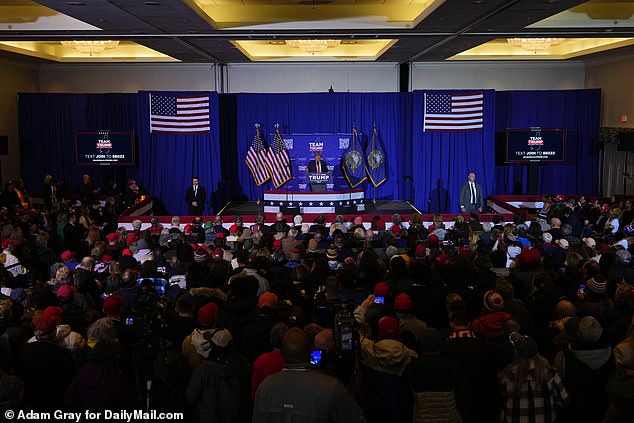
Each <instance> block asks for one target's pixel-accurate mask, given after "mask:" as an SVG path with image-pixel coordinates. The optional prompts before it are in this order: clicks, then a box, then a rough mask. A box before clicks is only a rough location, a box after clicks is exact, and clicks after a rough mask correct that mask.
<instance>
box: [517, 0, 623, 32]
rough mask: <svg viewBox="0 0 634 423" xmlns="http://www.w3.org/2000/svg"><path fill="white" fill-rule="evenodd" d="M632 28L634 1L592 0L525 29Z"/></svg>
mask: <svg viewBox="0 0 634 423" xmlns="http://www.w3.org/2000/svg"><path fill="white" fill-rule="evenodd" d="M627 27H634V1H632V0H621V1H619V0H592V1H588V2H585V3H582V4H580V5H578V6H576V7H573V8H572V9H568V10H564V11H563V12H560V13H557V14H556V15H553V16H550V17H548V18H546V19H543V20H541V21H539V22H535V23H534V24H532V25H529V26H528V27H527V28H627Z"/></svg>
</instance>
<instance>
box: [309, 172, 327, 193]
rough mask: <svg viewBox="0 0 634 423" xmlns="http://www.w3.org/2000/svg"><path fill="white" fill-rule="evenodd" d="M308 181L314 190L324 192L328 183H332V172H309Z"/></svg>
mask: <svg viewBox="0 0 634 423" xmlns="http://www.w3.org/2000/svg"><path fill="white" fill-rule="evenodd" d="M306 182H307V183H308V184H309V185H310V190H311V191H312V192H324V191H326V184H330V183H332V172H307V173H306Z"/></svg>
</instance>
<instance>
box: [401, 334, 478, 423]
mask: <svg viewBox="0 0 634 423" xmlns="http://www.w3.org/2000/svg"><path fill="white" fill-rule="evenodd" d="M440 345H441V336H440V332H438V330H437V329H433V328H429V329H427V330H426V331H425V333H424V335H423V339H422V341H421V350H422V355H420V356H419V357H418V358H416V359H414V360H412V361H411V363H410V364H409V366H407V368H406V369H405V377H406V379H407V380H408V381H409V383H410V386H411V388H412V391H413V392H414V396H415V398H414V421H415V422H420V421H424V420H426V419H429V418H430V417H432V416H438V415H442V416H446V417H447V419H448V421H456V420H454V419H452V417H459V416H460V415H462V414H465V413H466V412H468V411H469V410H470V408H471V401H472V400H471V391H470V390H469V388H468V385H467V380H466V378H465V376H464V372H463V371H462V369H461V368H460V365H458V363H457V362H456V361H454V360H453V359H452V358H449V357H445V356H442V355H440V354H439V350H440Z"/></svg>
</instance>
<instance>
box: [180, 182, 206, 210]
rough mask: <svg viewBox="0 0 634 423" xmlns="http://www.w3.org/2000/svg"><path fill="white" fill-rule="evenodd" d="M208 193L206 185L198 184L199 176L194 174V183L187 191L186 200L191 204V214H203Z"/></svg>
mask: <svg viewBox="0 0 634 423" xmlns="http://www.w3.org/2000/svg"><path fill="white" fill-rule="evenodd" d="M206 198H207V193H206V192H205V187H203V186H200V185H199V184H198V176H194V177H193V179H192V185H191V186H190V187H188V188H187V192H186V193H185V202H186V203H187V204H189V212H188V213H189V215H190V216H201V215H202V214H203V209H204V205H205V199H206Z"/></svg>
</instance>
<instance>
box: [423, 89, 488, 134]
mask: <svg viewBox="0 0 634 423" xmlns="http://www.w3.org/2000/svg"><path fill="white" fill-rule="evenodd" d="M483 115H484V94H483V93H482V92H475V93H461V94H425V120H424V125H423V132H433V131H478V130H481V129H482V122H483Z"/></svg>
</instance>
